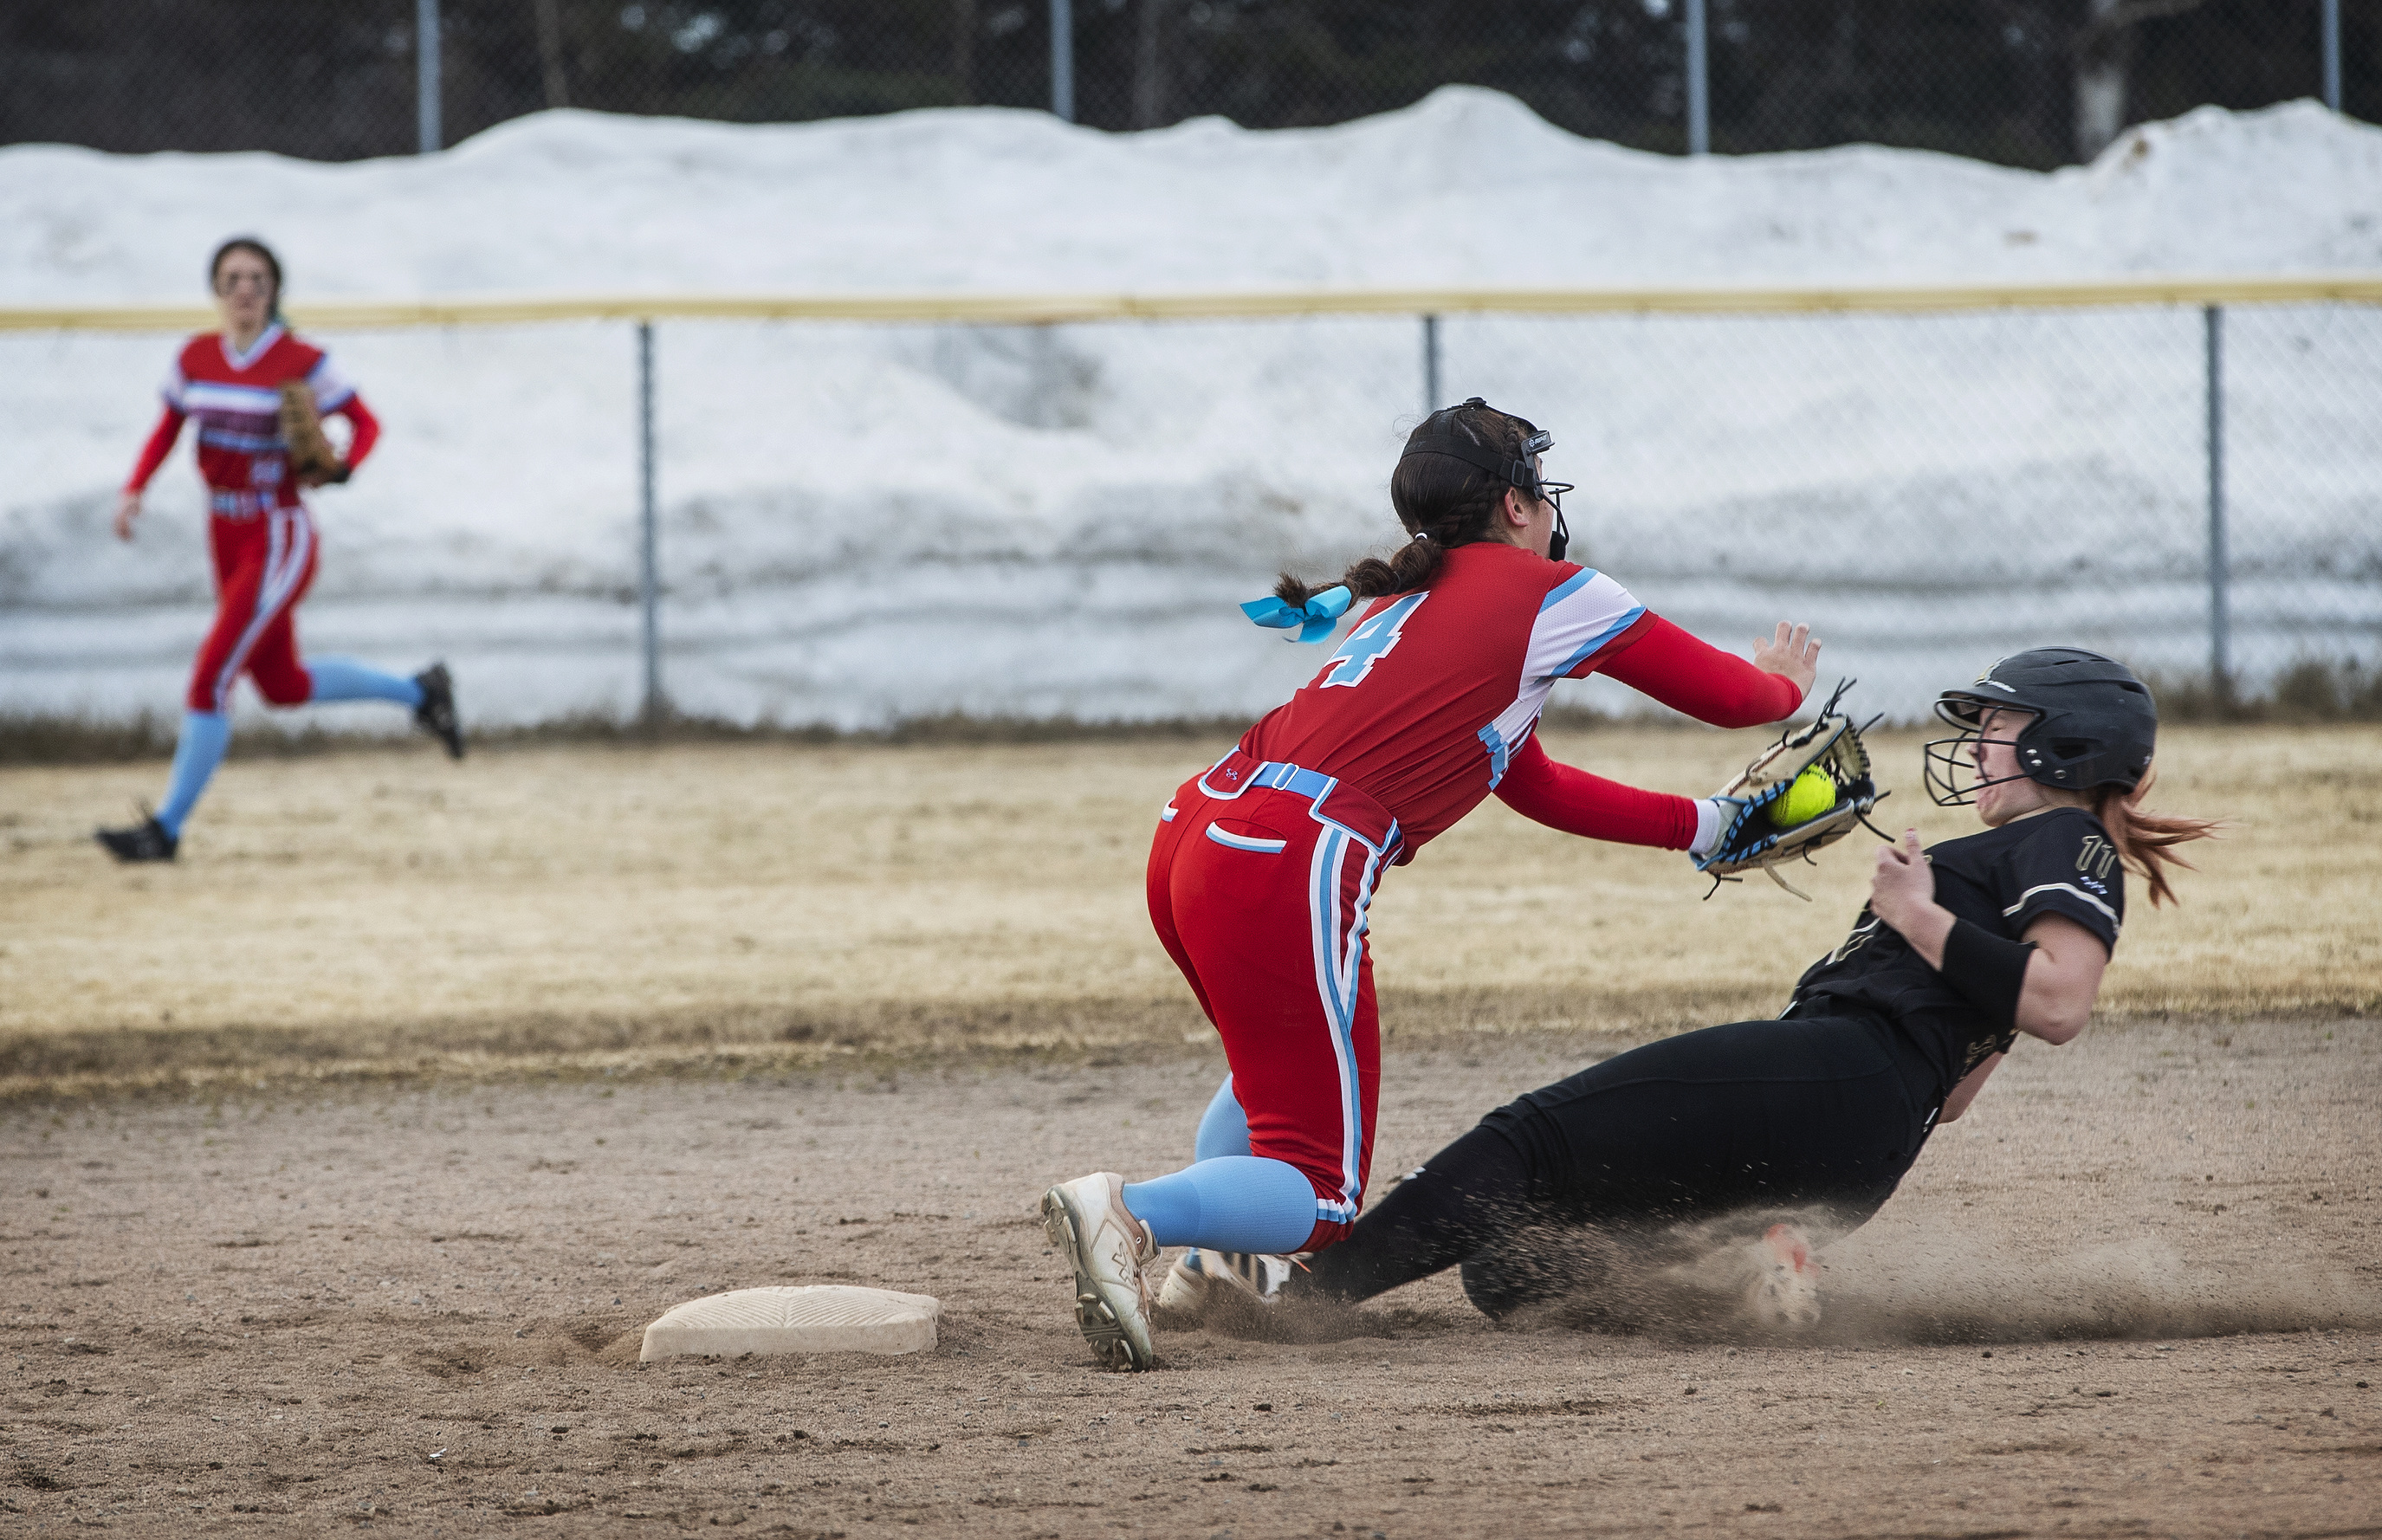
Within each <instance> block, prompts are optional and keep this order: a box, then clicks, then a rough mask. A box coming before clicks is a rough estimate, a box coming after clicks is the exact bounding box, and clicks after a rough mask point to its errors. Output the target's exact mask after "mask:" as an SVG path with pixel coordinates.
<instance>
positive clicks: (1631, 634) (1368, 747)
mask: <svg viewBox="0 0 2382 1540" xmlns="http://www.w3.org/2000/svg"><path fill="white" fill-rule="evenodd" d="M1552 444H1553V438H1552V437H1551V435H1549V434H1542V433H1541V432H1539V431H1538V430H1537V429H1536V428H1534V427H1533V426H1532V425H1531V424H1529V422H1524V421H1522V420H1521V419H1519V418H1516V417H1512V416H1508V415H1507V414H1505V413H1504V412H1501V411H1497V410H1495V409H1492V408H1491V407H1489V406H1488V405H1487V404H1486V403H1484V402H1482V401H1480V399H1479V398H1477V397H1476V398H1474V399H1472V400H1470V401H1467V402H1466V403H1464V404H1463V405H1462V406H1459V407H1451V408H1448V409H1445V410H1443V411H1438V412H1434V413H1432V414H1431V415H1430V417H1429V418H1427V419H1425V420H1424V422H1423V423H1422V424H1421V426H1419V427H1418V428H1417V429H1416V430H1415V432H1414V433H1413V434H1412V435H1411V436H1409V437H1408V439H1407V440H1406V449H1405V451H1404V453H1403V454H1402V455H1401V457H1400V458H1399V460H1398V466H1397V470H1396V472H1395V474H1394V476H1393V477H1392V479H1391V483H1390V497H1391V501H1392V503H1393V504H1394V506H1395V507H1396V509H1397V514H1398V519H1399V521H1400V522H1401V523H1403V524H1404V525H1405V526H1406V532H1407V533H1408V534H1409V535H1410V536H1412V539H1411V540H1410V541H1409V542H1408V543H1407V544H1406V545H1404V546H1403V547H1401V548H1400V549H1399V550H1398V552H1397V553H1396V554H1395V555H1394V556H1392V557H1391V558H1390V559H1389V560H1387V561H1381V560H1367V561H1361V562H1358V563H1357V565H1356V566H1354V567H1351V568H1349V569H1348V571H1347V573H1346V574H1345V575H1344V577H1343V578H1342V579H1341V580H1340V581H1339V582H1338V583H1336V584H1334V585H1332V587H1329V588H1326V589H1322V590H1320V591H1318V590H1315V589H1312V588H1310V587H1308V585H1307V584H1305V583H1302V582H1300V581H1297V580H1295V579H1292V578H1287V577H1285V578H1284V579H1283V583H1282V585H1281V587H1280V588H1278V589H1277V590H1276V596H1275V597H1274V598H1272V599H1268V600H1260V601H1258V602H1256V603H1254V604H1251V605H1244V606H1243V608H1244V609H1246V611H1248V613H1249V616H1250V617H1251V618H1252V619H1254V620H1256V621H1257V622H1258V623H1259V624H1260V625H1266V626H1276V627H1282V628H1284V629H1295V630H1296V631H1297V633H1298V639H1299V640H1302V641H1315V642H1320V641H1321V640H1323V639H1324V638H1326V637H1328V636H1329V635H1330V634H1331V633H1332V629H1334V624H1335V622H1336V621H1337V619H1338V617H1340V616H1341V615H1343V614H1344V613H1345V612H1346V610H1347V609H1348V608H1349V607H1350V605H1351V604H1352V603H1353V602H1354V601H1355V600H1357V599H1369V600H1371V601H1373V602H1372V604H1371V605H1369V607H1368V608H1367V609H1366V611H1365V612H1364V615H1363V617H1362V618H1361V619H1360V620H1359V622H1358V623H1357V626H1356V627H1355V628H1354V629H1351V630H1350V631H1349V633H1348V635H1347V637H1346V639H1345V640H1344V642H1342V643H1341V645H1340V647H1339V650H1338V651H1337V652H1336V653H1334V654H1332V659H1331V661H1330V662H1328V663H1326V664H1325V665H1324V666H1323V669H1322V671H1321V672H1320V673H1319V674H1317V675H1316V677H1315V678H1314V679H1313V680H1311V681H1310V682H1309V683H1308V685H1307V686H1306V687H1305V688H1304V689H1302V690H1300V691H1298V692H1297V694H1295V696H1293V697H1292V698H1291V700H1290V701H1289V703H1287V704H1284V705H1283V706H1280V707H1278V708H1276V709H1275V710H1274V711H1272V712H1271V713H1269V714H1267V715H1266V716H1265V717H1264V718H1262V719H1261V720H1260V721H1259V723H1258V724H1257V725H1256V726H1255V727H1251V728H1250V729H1249V730H1248V732H1247V733H1246V734H1245V735H1244V736H1243V738H1242V739H1241V742H1240V746H1239V747H1238V748H1237V749H1235V750H1234V752H1232V753H1230V754H1227V755H1226V756H1225V757H1224V758H1223V759H1222V760H1220V761H1218V762H1217V763H1216V764H1215V765H1214V766H1213V767H1211V768H1210V769H1209V770H1208V771H1207V772H1206V773H1205V774H1203V775H1200V776H1196V777H1194V778H1193V779H1192V780H1190V781H1188V782H1186V783H1185V785H1184V786H1183V787H1182V788H1181V789H1180V790H1178V791H1177V792H1176V793H1175V794H1174V798H1173V801H1170V802H1169V803H1168V804H1167V805H1166V808H1165V810H1164V811H1163V812H1162V813H1160V825H1159V829H1158V836H1157V839H1156V841H1155V843H1154V844H1153V846H1152V847H1151V850H1150V858H1149V869H1148V899H1149V911H1150V919H1151V921H1152V923H1154V924H1155V925H1156V927H1157V929H1158V935H1159V939H1160V941H1161V942H1163V943H1164V944H1165V947H1166V949H1167V952H1168V953H1169V955H1171V956H1172V957H1173V959H1174V961H1175V964H1176V965H1177V966H1178V967H1180V968H1181V969H1182V970H1183V974H1184V977H1185V978H1186V979H1188V980H1189V981H1190V984H1191V988H1192V991H1193V992H1194V993H1195V994H1196V995H1197V996H1198V998H1199V1004H1200V1007H1201V1008H1202V1009H1203V1010H1205V1011H1206V1012H1207V1014H1208V1018H1209V1021H1213V1022H1214V1023H1215V1025H1216V1030H1217V1031H1218V1033H1220V1034H1221V1035H1222V1038H1223V1042H1224V1054H1225V1057H1226V1058H1227V1059H1228V1060H1229V1061H1230V1063H1231V1066H1232V1076H1231V1078H1230V1079H1229V1080H1227V1081H1226V1082H1224V1085H1223V1087H1222V1090H1220V1091H1219V1092H1218V1093H1217V1095H1216V1097H1215V1099H1214V1101H1213V1102H1212V1103H1211V1104H1210V1106H1209V1109H1208V1113H1207V1115H1206V1116H1205V1117H1203V1118H1201V1120H1200V1125H1199V1131H1198V1135H1197V1140H1196V1142H1195V1145H1194V1155H1195V1163H1194V1164H1193V1165H1191V1166H1190V1167H1186V1168H1185V1169H1183V1170H1181V1171H1177V1172H1175V1173H1173V1175H1171V1176H1166V1177H1160V1178H1159V1179H1156V1180H1154V1181H1147V1182H1138V1183H1127V1182H1126V1181H1125V1180H1124V1179H1123V1177H1120V1176H1118V1175H1116V1174H1115V1173H1113V1172H1098V1173H1095V1174H1093V1175H1091V1176H1088V1177H1083V1178H1080V1179H1076V1180H1074V1181H1071V1182H1065V1183H1062V1184H1061V1185H1060V1186H1057V1187H1054V1188H1052V1189H1050V1192H1048V1193H1046V1194H1045V1195H1044V1197H1043V1200H1042V1212H1043V1216H1044V1222H1045V1224H1046V1225H1047V1226H1048V1227H1049V1229H1050V1235H1051V1238H1052V1241H1054V1243H1055V1244H1057V1245H1058V1246H1059V1247H1060V1248H1061V1249H1062V1252H1063V1253H1065V1254H1066V1255H1067V1256H1068V1257H1069V1259H1070V1261H1071V1263H1072V1265H1073V1267H1074V1282H1075V1314H1076V1323H1077V1325H1078V1326H1080V1327H1081V1328H1082V1330H1083V1333H1084V1336H1085V1338H1086V1339H1087V1340H1088V1341H1090V1342H1091V1344H1092V1346H1093V1348H1094V1350H1095V1351H1098V1352H1099V1354H1100V1355H1101V1356H1102V1357H1103V1358H1104V1359H1106V1360H1107V1361H1108V1362H1109V1363H1112V1364H1114V1365H1115V1366H1117V1367H1120V1368H1136V1369H1137V1368H1141V1367H1144V1366H1146V1365H1147V1364H1148V1363H1150V1362H1151V1360H1152V1357H1153V1351H1152V1349H1151V1346H1150V1340H1149V1327H1148V1316H1147V1311H1146V1294H1145V1280H1144V1277H1143V1274H1142V1269H1143V1266H1144V1265H1146V1264H1148V1263H1149V1262H1151V1261H1154V1260H1155V1259H1156V1257H1157V1255H1158V1251H1159V1248H1160V1247H1161V1246H1172V1245H1187V1246H1191V1247H1194V1248H1196V1249H1197V1251H1196V1253H1195V1255H1194V1257H1193V1258H1190V1259H1186V1262H1185V1263H1184V1264H1180V1265H1178V1269H1177V1270H1178V1272H1179V1273H1182V1274H1184V1277H1183V1278H1182V1279H1181V1280H1180V1281H1181V1282H1183V1283H1184V1284H1185V1285H1186V1286H1195V1285H1197V1282H1198V1280H1199V1278H1200V1277H1201V1269H1202V1267H1203V1266H1204V1265H1205V1263H1204V1261H1203V1259H1205V1258H1209V1257H1212V1256H1214V1255H1215V1254H1216V1253H1225V1255H1227V1256H1231V1257H1239V1258H1244V1259H1247V1260H1246V1261H1245V1263H1244V1265H1254V1264H1255V1262H1256V1260H1257V1259H1259V1258H1260V1257H1262V1256H1264V1255H1266V1254H1268V1253H1290V1252H1301V1251H1307V1252H1311V1251H1315V1250H1318V1249H1320V1248H1322V1247H1325V1246H1329V1245H1330V1244H1331V1243H1332V1241H1336V1240H1338V1239H1339V1238H1340V1237H1341V1235H1343V1234H1344V1232H1345V1231H1346V1229H1347V1227H1348V1226H1349V1224H1350V1223H1351V1222H1353V1221H1354V1220H1355V1219H1356V1217H1357V1205H1358V1204H1360V1203H1361V1202H1362V1201H1363V1197H1364V1192H1365V1179H1366V1172H1367V1168H1368V1167H1369V1163H1370V1160H1371V1156H1372V1139H1373V1111H1374V1105H1375V1100H1376V1093H1377V1091H1378V1088H1379V1079H1380V1058H1381V1043H1380V1032H1379V1027H1378V1023H1377V1021H1376V1017H1375V1014H1374V1003H1373V981H1372V959H1371V957H1370V949H1369V947H1368V946H1367V945H1366V940H1365V931H1366V911H1367V910H1368V908H1369V905H1370V904H1371V902H1372V897H1373V888H1374V885H1375V884H1376V883H1377V882H1378V881H1379V880H1380V877H1381V872H1382V870H1383V869H1384V868H1385V867H1388V866H1392V865H1396V864H1401V863H1403V862H1406V861H1409V860H1411V859H1412V858H1413V856H1414V853H1415V852H1416V851H1417V850H1418V849H1420V848H1421V847H1422V846H1423V845H1424V844H1425V843H1426V842H1427V841H1429V840H1430V838H1432V837H1434V836H1436V835H1438V834H1439V833H1440V832H1441V831H1442V830H1443V829H1445V828H1447V827H1448V826H1449V825H1452V824H1454V823H1455V821H1456V820H1457V819H1459V818H1461V817H1463V816H1464V814H1465V813H1468V812H1470V811H1471V810H1472V809H1473V808H1474V807H1476V806H1478V805H1479V804H1480V801H1481V800H1482V799H1484V798H1485V797H1487V796H1489V795H1490V793H1492V791H1493V792H1495V793H1496V794H1497V795H1498V796H1500V797H1502V798H1504V800H1505V801H1506V802H1507V803H1509V804H1510V805H1512V806H1513V807H1514V808H1515V809H1516V811H1518V812H1520V813H1524V814H1525V815H1527V816H1529V817H1530V818H1533V819H1536V820H1538V821H1539V822H1541V823H1543V824H1547V825H1552V826H1553V827H1555V828H1559V829H1563V830H1565V831H1568V832H1570V833H1574V834H1581V835H1587V836H1590V837H1597V838H1604V839H1615V840H1623V841H1627V842H1629V843H1634V844H1641V845H1654V846H1666V847H1669V848H1671V849H1690V850H1692V849H1701V848H1703V847H1705V846H1707V845H1709V843H1710V842H1712V841H1713V840H1714V839H1716V838H1717V837H1718V836H1719V834H1720V832H1721V829H1722V825H1723V822H1724V820H1723V818H1722V816H1721V809H1720V808H1719V807H1718V806H1717V805H1716V804H1715V803H1714V802H1713V801H1710V800H1706V801H1701V802H1700V801H1695V800H1691V799H1689V798H1685V797H1668V796H1662V795H1659V794H1656V793H1652V792H1647V791H1640V790H1638V789H1636V788H1629V787H1625V786H1620V785H1617V784H1615V783H1614V782H1611V781H1607V780H1603V779H1601V778H1600V777H1598V776H1591V775H1589V774H1587V773H1585V772H1583V771H1580V770H1576V769H1573V768H1571V767H1569V766H1567V765H1561V764H1555V763H1554V762H1553V760H1551V759H1549V758H1548V757H1547V754H1546V752H1545V750H1544V749H1543V748H1541V746H1540V744H1539V741H1538V739H1537V738H1536V737H1535V736H1534V733H1533V729H1534V728H1535V727H1537V724H1538V718H1539V714H1540V712H1541V709H1543V707H1544V706H1545V704H1546V701H1547V695H1548V692H1549V691H1551V690H1552V689H1553V685H1554V681H1555V680H1557V679H1559V678H1585V677H1586V676H1588V675H1589V674H1590V673H1592V672H1602V673H1604V674H1606V675H1609V676H1610V677H1612V678H1616V679H1619V680H1621V681H1622V682H1623V683H1625V684H1627V685H1630V686H1632V687H1633V688H1635V689H1638V690H1640V691H1644V692H1645V693H1647V694H1649V695H1651V696H1652V697H1653V698H1654V699H1656V700H1658V701H1661V702H1662V703H1664V704H1666V705H1669V706H1673V707H1675V708H1676V709H1678V710H1680V711H1683V712H1686V713H1688V715H1692V716H1696V717H1700V718H1701V719H1702V720H1704V721H1706V722H1712V723H1715V724H1718V725H1721V726H1725V727H1750V726H1754V725H1756V724H1759V723H1763V722H1773V721H1776V720H1778V719H1779V718H1781V717H1784V716H1786V715H1788V714H1789V713H1791V712H1792V711H1794V709H1795V708H1796V706H1798V705H1799V704H1800V703H1801V702H1802V699H1803V696H1804V693H1805V692H1806V691H1808V690H1809V689H1810V688H1811V679H1812V675H1813V672H1814V664H1815V660H1816V658H1817V656H1818V654H1819V644H1818V643H1816V642H1811V641H1810V640H1809V630H1808V629H1807V628H1803V627H1795V628H1791V629H1790V628H1789V627H1787V626H1786V625H1784V624H1782V625H1780V626H1779V627H1778V629H1777V635H1776V636H1775V638H1774V640H1773V641H1771V642H1765V643H1762V645H1760V646H1758V647H1757V648H1756V649H1755V650H1754V657H1753V661H1752V663H1750V664H1748V663H1747V662H1745V661H1744V660H1742V659H1739V658H1736V657H1732V656H1730V655H1729V654H1725V653H1722V652H1719V651H1716V650H1715V649H1713V648H1712V647H1709V646H1706V645H1705V644H1704V643H1702V642H1699V641H1697V640H1696V639H1695V638H1693V637H1691V636H1689V635H1688V634H1687V633H1686V632H1685V631H1682V630H1680V629H1677V628H1676V627H1674V626H1672V625H1670V624H1669V623H1667V622H1665V621H1664V620H1661V619H1658V618H1657V617H1654V616H1652V615H1650V614H1648V613H1647V612H1646V610H1645V609H1644V608H1643V607H1642V606H1641V605H1639V604H1638V602H1637V601H1636V600H1634V599H1632V598H1631V597H1630V596H1629V594H1628V593H1627V590H1625V589H1623V588H1622V586H1621V585H1620V584H1619V583H1616V582H1615V581H1613V580H1612V579H1611V578H1609V577H1606V576H1604V575H1603V574H1602V573H1599V572H1594V571H1590V570H1588V569H1587V568H1581V567H1578V566H1576V565H1574V564H1573V563H1570V562H1567V561H1565V560H1563V559H1561V558H1562V556H1563V547H1564V543H1565V539H1566V537H1567V531H1566V530H1565V527H1564V524H1563V515H1562V510H1561V509H1560V507H1558V506H1557V503H1556V498H1557V497H1559V496H1560V495H1561V494H1562V493H1564V492H1565V491H1568V490H1570V489H1569V488H1568V487H1567V486H1563V485H1559V484H1555V483H1547V482H1545V481H1543V480H1542V479H1541V473H1540V472H1541V462H1540V456H1541V454H1542V453H1543V452H1544V451H1545V450H1546V449H1547V448H1548V447H1549V446H1551V445H1552ZM1176 1281H1177V1280H1176V1279H1174V1278H1170V1279H1169V1283H1170V1286H1172V1285H1173V1284H1174V1283H1175V1282H1176Z"/></svg>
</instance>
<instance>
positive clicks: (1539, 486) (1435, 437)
mask: <svg viewBox="0 0 2382 1540" xmlns="http://www.w3.org/2000/svg"><path fill="white" fill-rule="evenodd" d="M1463 407H1478V408H1480V409H1484V410H1486V409H1491V408H1490V407H1489V403H1488V402H1486V401H1484V400H1482V399H1481V398H1480V397H1478V396H1475V397H1472V398H1471V399H1470V400H1468V401H1464V402H1461V403H1459V408H1458V409H1461V408H1463ZM1514 421H1515V422H1518V423H1520V424H1521V428H1522V456H1521V458H1519V459H1514V458H1509V457H1508V456H1506V455H1505V454H1504V452H1503V451H1502V450H1498V449H1492V448H1491V447H1489V446H1486V445H1481V444H1475V443H1474V442H1472V440H1471V439H1469V438H1467V437H1466V436H1465V435H1464V434H1460V433H1442V434H1430V436H1428V437H1426V438H1421V439H1418V440H1415V441H1413V442H1410V443H1408V444H1407V445H1406V454H1405V455H1400V456H1399V457H1398V458H1400V459H1404V458H1406V455H1444V456H1446V457H1447V458H1450V459H1460V460H1462V461H1463V462H1464V463H1465V464H1467V465H1469V466H1473V467H1476V468H1477V469H1480V470H1482V471H1488V472H1489V474H1491V475H1492V476H1494V477H1496V478H1497V479H1498V480H1499V481H1501V482H1504V483H1505V484H1506V485H1508V486H1510V487H1512V488H1513V489H1514V490H1515V491H1516V492H1518V493H1520V494H1522V495H1524V496H1526V497H1529V498H1533V499H1535V500H1537V501H1539V502H1541V503H1544V504H1546V505H1547V506H1548V507H1552V508H1553V509H1554V510H1555V529H1554V534H1553V537H1552V538H1550V539H1549V540H1548V542H1547V557H1548V559H1549V560H1551V561H1561V560H1563V559H1564V550H1565V547H1566V546H1568V545H1569V544H1571V528H1570V526H1569V525H1567V524H1565V522H1564V513H1563V495H1564V494H1565V493H1566V492H1569V491H1572V490H1573V485H1572V483H1569V482H1550V481H1543V480H1541V478H1540V476H1539V457H1540V456H1541V455H1543V454H1545V453H1546V452H1547V451H1548V450H1550V449H1552V448H1553V447H1554V446H1555V435H1554V434H1551V433H1548V432H1546V431H1545V430H1543V429H1541V428H1540V427H1539V426H1538V425H1537V424H1536V423H1533V422H1525V421H1524V420H1523V419H1521V418H1518V417H1517V418H1516V419H1514Z"/></svg>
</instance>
